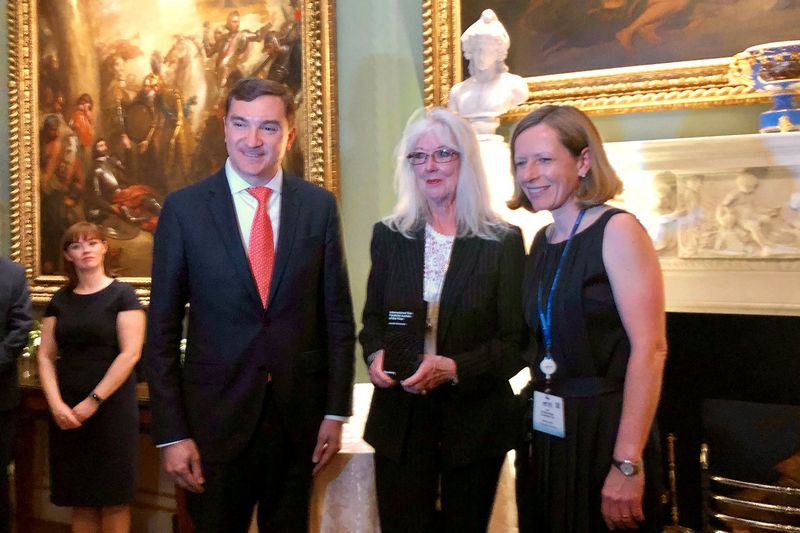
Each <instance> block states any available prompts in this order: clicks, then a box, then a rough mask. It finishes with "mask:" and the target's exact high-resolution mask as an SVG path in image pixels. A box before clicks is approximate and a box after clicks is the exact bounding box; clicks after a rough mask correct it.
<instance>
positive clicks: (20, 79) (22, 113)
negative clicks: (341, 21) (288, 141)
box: [6, 0, 340, 304]
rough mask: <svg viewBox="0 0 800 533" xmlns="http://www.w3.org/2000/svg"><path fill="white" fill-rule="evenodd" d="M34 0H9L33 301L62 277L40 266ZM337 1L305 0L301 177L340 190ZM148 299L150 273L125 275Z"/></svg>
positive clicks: (20, 217) (18, 243)
mask: <svg viewBox="0 0 800 533" xmlns="http://www.w3.org/2000/svg"><path fill="white" fill-rule="evenodd" d="M36 1H37V0H8V5H7V13H6V19H7V25H8V64H9V82H8V84H9V87H8V88H9V91H8V96H9V110H8V121H9V159H10V165H9V167H10V168H9V171H10V172H9V174H10V192H11V195H10V196H11V198H10V213H11V258H12V259H13V260H15V261H18V262H20V263H22V265H23V266H24V267H25V270H26V273H27V275H28V279H29V281H30V289H31V296H32V298H33V301H34V303H37V304H43V303H46V302H48V301H49V300H50V298H51V297H52V295H53V294H54V293H55V291H56V290H58V288H59V287H61V286H62V285H63V283H64V280H65V278H64V277H63V276H52V275H43V274H42V272H41V255H40V246H41V242H40V241H41V237H40V229H41V223H40V220H41V204H40V200H41V199H40V194H39V169H38V166H37V164H36V162H37V161H38V155H39V154H38V152H39V149H38V131H37V120H38V118H37V114H38V111H37V106H36V103H37V101H38V94H37V93H38V89H37V78H38V77H37V74H36V72H37V66H38V65H37V64H38V60H37V57H36V50H37V45H38V43H37V26H38V23H37V18H36V17H37V5H36ZM335 2H336V0H303V3H302V6H303V10H302V13H303V15H302V32H303V45H302V49H303V64H304V65H306V68H304V69H303V93H304V94H303V97H304V100H305V102H307V103H308V106H307V107H308V113H307V114H306V116H305V117H304V118H303V120H305V121H306V122H305V124H304V126H305V131H307V132H308V133H307V139H306V146H305V161H304V165H305V170H306V179H308V180H309V181H311V182H313V183H316V184H317V185H320V186H322V187H325V188H326V189H328V190H330V191H332V192H333V193H334V194H335V195H336V196H337V197H339V195H340V185H339V140H338V101H337V78H336V3H335ZM122 280H123V281H126V282H128V283H131V284H132V285H133V286H134V287H136V289H137V293H138V295H139V297H140V298H141V299H142V300H143V301H144V302H147V301H149V298H150V278H149V277H133V278H122Z"/></svg>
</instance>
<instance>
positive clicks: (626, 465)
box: [614, 459, 644, 477]
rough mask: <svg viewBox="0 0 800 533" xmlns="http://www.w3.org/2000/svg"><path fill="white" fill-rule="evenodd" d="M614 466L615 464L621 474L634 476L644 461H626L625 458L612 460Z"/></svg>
mask: <svg viewBox="0 0 800 533" xmlns="http://www.w3.org/2000/svg"><path fill="white" fill-rule="evenodd" d="M614 466H616V467H617V469H619V471H620V472H622V474H623V475H625V476H628V477H630V476H635V475H636V474H638V473H639V472H641V471H642V469H643V468H644V462H643V461H636V462H635V463H634V462H633V461H628V460H627V459H626V460H624V461H616V460H614Z"/></svg>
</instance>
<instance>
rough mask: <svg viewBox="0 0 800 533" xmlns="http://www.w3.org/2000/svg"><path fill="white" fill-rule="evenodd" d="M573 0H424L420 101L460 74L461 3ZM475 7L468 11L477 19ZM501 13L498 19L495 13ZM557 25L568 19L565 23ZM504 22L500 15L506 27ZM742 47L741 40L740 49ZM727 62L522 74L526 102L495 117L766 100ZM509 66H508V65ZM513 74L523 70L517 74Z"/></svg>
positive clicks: (633, 1) (439, 99) (586, 29)
mask: <svg viewBox="0 0 800 533" xmlns="http://www.w3.org/2000/svg"><path fill="white" fill-rule="evenodd" d="M572 1H573V0H561V1H559V2H552V1H549V0H518V1H515V2H507V1H506V2H492V1H491V0H489V1H483V2H479V1H477V0H423V2H422V16H423V53H424V85H425V105H426V106H428V107H430V106H434V105H446V104H447V99H448V93H449V91H450V88H451V87H452V86H453V84H455V83H457V82H459V81H461V80H462V59H461V43H460V36H461V33H462V32H463V31H464V29H465V28H464V27H463V24H465V23H467V22H469V23H470V24H471V23H472V22H474V20H472V19H470V21H466V20H464V21H462V13H463V12H464V8H465V7H466V6H469V9H470V10H471V12H475V13H477V14H478V15H479V14H480V9H483V8H491V7H493V4H497V5H501V6H515V7H517V8H518V10H519V11H520V12H523V11H525V8H526V6H528V5H530V6H531V8H533V7H534V6H535V7H536V8H539V9H544V10H546V9H549V8H548V6H550V8H552V9H555V7H554V6H558V7H559V8H560V9H566V10H569V9H573V11H574V12H576V13H579V14H581V15H583V14H585V13H584V12H581V8H580V5H584V4H587V3H585V2H584V3H580V5H578V3H575V5H574V6H573V4H571V2H572ZM576 1H577V0H576ZM741 1H744V0H736V2H741ZM748 1H749V0H748ZM462 3H463V4H462ZM596 3H597V4H598V6H600V7H599V8H596V9H592V10H590V12H592V11H594V12H597V11H598V10H600V9H603V8H611V7H623V8H624V7H625V6H631V7H632V6H635V5H638V6H639V9H642V10H644V9H646V6H647V5H648V4H649V3H650V2H645V0H605V1H598V2H596ZM673 3H674V4H676V5H689V6H690V7H691V4H688V3H686V2H673ZM698 4H699V2H698ZM728 4H731V2H728ZM701 7H702V6H701ZM531 8H529V9H531ZM726 9H727V7H726ZM775 9H777V8H775ZM792 9H793V11H792V16H793V17H794V16H795V15H796V14H795V11H797V9H794V7H793V6H792ZM584 11H585V10H584ZM475 13H471V14H472V16H474V17H475V20H477V15H476V14H475ZM568 13H569V11H568ZM755 15H756V13H753V16H754V17H755ZM769 15H770V16H772V17H773V19H775V18H776V17H778V16H779V14H777V13H771V14H769ZM500 18H501V21H502V16H501V17H500ZM762 22H763V21H762ZM462 23H463V24H462ZM512 23H514V24H520V25H521V24H523V23H525V20H522V19H521V18H517V19H513V21H512ZM564 24H565V25H567V24H568V23H567V22H564ZM747 24H748V21H747V20H742V28H741V30H742V31H745V30H746V27H747ZM508 25H509V22H508V21H507V22H506V26H508ZM761 26H764V25H763V24H762V25H761ZM687 27H688V24H687ZM570 29H571V30H573V31H574V32H576V33H579V34H580V38H581V39H586V35H585V34H587V33H590V32H592V31H594V30H595V28H594V27H592V26H580V25H573V26H571V27H570ZM659 31H661V30H659ZM687 31H688V30H687ZM730 31H734V30H730ZM767 31H768V30H767ZM509 33H512V32H511V31H510V32H509ZM609 39H610V40H612V41H613V40H614V35H613V33H612V34H611V35H610V37H606V40H605V44H604V46H608V41H609ZM772 40H781V35H777V36H776V37H775V38H773V39H772ZM643 42H644V41H643V40H642V39H641V38H639V39H638V41H636V40H635V41H634V44H641V43H643ZM519 44H520V43H515V41H514V39H513V38H512V41H511V47H512V52H513V50H514V47H515V46H519ZM557 44H558V43H557ZM645 44H646V43H645ZM751 44H758V43H755V42H754V43H751ZM747 46H750V45H747ZM745 47H746V46H743V47H742V50H743V49H744V48H745ZM586 50H588V51H589V52H587V53H591V52H592V50H593V49H592V48H586ZM737 51H741V50H737ZM695 57H697V56H695ZM730 61H731V59H730V58H729V57H722V58H716V59H702V60H686V61H684V60H681V61H677V62H671V63H658V64H646V65H641V64H635V63H632V66H623V67H618V68H605V69H602V70H591V71H588V70H587V71H581V72H568V73H558V74H548V75H538V76H533V77H528V78H526V81H527V82H528V88H529V92H530V96H529V98H528V101H527V102H525V103H524V104H522V105H520V106H517V107H514V108H512V109H511V110H510V111H509V112H508V113H506V114H505V115H503V117H501V118H502V119H503V120H504V121H513V120H517V119H519V118H520V117H522V116H524V115H525V114H527V113H528V112H530V111H531V110H532V109H534V108H536V107H539V106H542V105H545V104H562V105H574V106H577V107H579V108H581V109H583V110H584V111H586V112H587V113H589V114H594V115H601V114H616V113H631V112H643V111H663V110H668V109H679V108H698V107H711V106H726V105H743V104H753V103H763V102H769V99H768V98H766V97H765V96H763V95H762V94H757V93H755V92H754V91H753V90H752V89H751V88H749V87H747V86H745V85H742V84H737V83H731V82H730V81H729V79H728V75H727V74H728V70H729V64H730ZM510 66H511V68H512V72H514V66H513V65H510ZM514 73H517V74H523V73H521V72H514Z"/></svg>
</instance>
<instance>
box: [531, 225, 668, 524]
mask: <svg viewBox="0 0 800 533" xmlns="http://www.w3.org/2000/svg"><path fill="white" fill-rule="evenodd" d="M622 212H624V211H622V210H619V209H609V210H608V211H606V212H605V213H603V214H602V215H601V216H600V218H599V219H598V220H597V221H595V222H594V223H593V224H592V225H591V226H589V227H588V228H586V229H584V230H583V231H580V232H579V233H577V234H576V235H575V236H574V237H573V241H572V244H571V245H570V247H569V250H568V251H567V256H566V257H565V259H564V265H563V267H562V271H561V274H560V275H559V279H558V284H557V286H556V288H555V293H554V294H553V300H552V315H551V321H552V339H553V340H552V349H551V353H552V357H553V359H554V361H555V362H556V364H557V365H558V368H557V370H556V373H555V374H554V375H553V376H552V380H553V383H552V393H553V394H555V395H558V396H562V397H563V398H564V419H565V420H564V422H565V430H566V436H565V438H563V439H562V438H559V437H552V436H550V435H547V434H545V433H541V432H538V431H533V432H532V436H533V437H532V438H533V441H532V446H533V448H532V450H533V453H532V461H524V460H518V474H517V483H518V508H519V516H520V532H521V533H524V532H528V531H535V532H537V533H544V532H550V533H587V532H592V533H593V532H605V531H608V528H607V527H606V524H605V522H604V521H603V516H602V514H601V509H600V508H601V491H602V488H603V484H604V483H605V479H606V476H607V475H608V472H609V469H610V468H611V465H612V455H613V453H614V444H615V441H616V437H617V428H618V426H619V421H620V416H621V413H622V390H623V384H624V379H625V372H626V369H627V365H628V357H629V356H630V341H629V339H628V336H627V334H626V332H625V330H624V328H623V326H622V321H621V319H620V316H619V313H618V311H617V307H616V304H615V302H614V295H613V293H612V291H611V285H610V283H609V280H608V275H607V273H606V270H605V265H604V264H603V254H602V250H603V233H604V230H605V227H606V224H607V223H608V220H609V219H610V218H611V217H612V216H614V215H615V214H618V213H622ZM545 229H546V228H542V229H541V230H540V231H539V232H538V233H537V235H536V237H535V239H534V241H533V244H532V245H531V253H530V256H529V258H528V265H527V267H526V273H525V294H524V306H525V312H526V320H527V322H528V325H529V326H530V330H531V345H533V346H536V347H537V348H538V350H534V351H533V353H535V354H536V355H535V356H534V357H532V358H531V361H529V363H530V367H531V375H532V376H533V388H534V389H536V390H543V389H544V376H543V374H542V372H541V371H540V370H539V363H540V362H541V360H542V358H543V357H544V354H545V348H544V341H543V337H542V331H541V327H540V323H539V314H538V305H537V291H538V287H539V284H540V283H542V289H543V290H542V302H543V307H546V305H547V296H548V295H549V293H550V287H551V286H552V283H553V278H554V277H555V273H556V269H557V267H558V262H559V260H560V259H561V253H562V252H563V250H564V247H565V246H566V242H561V243H555V244H550V243H548V242H547V239H546V237H545ZM529 420H530V419H529ZM525 455H527V454H525ZM643 459H644V463H645V496H644V502H643V508H644V509H643V510H644V515H645V518H646V521H645V522H644V523H641V524H640V525H639V530H638V531H640V532H641V531H645V532H650V531H652V532H657V531H658V532H660V531H661V529H662V522H661V504H660V496H661V485H662V479H661V475H662V474H661V461H660V445H659V442H658V435H657V430H656V429H655V425H654V428H653V430H652V431H651V433H650V437H649V440H648V443H647V445H646V448H645V450H644V457H643Z"/></svg>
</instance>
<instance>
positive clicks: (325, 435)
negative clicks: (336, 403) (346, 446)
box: [311, 418, 344, 476]
mask: <svg viewBox="0 0 800 533" xmlns="http://www.w3.org/2000/svg"><path fill="white" fill-rule="evenodd" d="M343 425H344V422H340V421H339V420H331V419H330V418H326V419H325V420H323V421H322V424H321V425H320V426H319V436H318V437H317V447H316V448H314V455H313V456H312V458H311V461H312V462H313V463H314V464H315V465H316V466H315V467H314V471H313V473H312V474H313V475H315V476H316V475H317V473H318V472H319V471H321V470H322V469H323V468H325V465H327V464H328V462H330V460H331V459H333V456H334V455H336V454H337V453H338V452H339V449H340V448H341V447H342V426H343Z"/></svg>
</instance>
